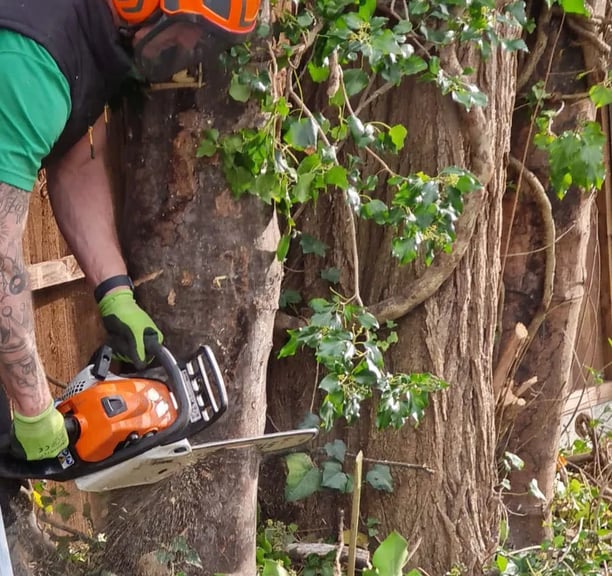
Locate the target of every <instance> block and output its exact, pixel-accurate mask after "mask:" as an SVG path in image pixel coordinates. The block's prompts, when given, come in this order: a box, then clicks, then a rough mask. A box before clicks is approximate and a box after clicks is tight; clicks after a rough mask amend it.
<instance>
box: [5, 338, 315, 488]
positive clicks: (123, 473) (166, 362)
mask: <svg viewBox="0 0 612 576" xmlns="http://www.w3.org/2000/svg"><path fill="white" fill-rule="evenodd" d="M152 352H153V354H154V357H155V359H156V361H157V363H158V364H159V366H160V370H161V375H160V376H159V377H155V378H152V377H149V376H147V377H141V376H138V375H137V376H120V375H116V374H113V373H112V372H111V371H110V365H111V359H112V349H111V348H110V347H109V346H106V345H104V346H102V347H101V348H100V349H99V350H98V351H97V352H96V354H94V356H93V358H92V360H91V362H90V363H89V364H88V365H87V366H86V367H85V368H84V369H83V370H81V372H79V373H78V374H77V375H76V376H75V377H74V378H73V379H72V380H71V382H70V383H69V384H68V386H67V387H66V389H65V391H64V393H63V394H62V395H61V396H60V398H58V400H57V401H56V407H57V409H58V410H59V411H60V412H61V413H62V414H63V415H64V422H65V425H66V430H67V432H68V437H69V439H70V442H69V446H68V448H66V449H65V450H64V451H62V452H61V453H60V455H59V456H58V457H57V458H51V459H47V460H39V461H26V460H22V459H18V458H15V457H14V456H13V455H12V454H11V453H10V452H9V450H8V448H7V447H4V449H3V448H1V447H0V477H2V478H10V479H19V480H25V479H30V480H33V479H45V480H53V481H58V482H63V481H67V480H74V481H75V484H76V486H77V488H79V489H80V490H84V491H88V492H103V491H107V490H114V489H118V488H126V487H129V486H140V485H143V484H153V483H155V482H159V481H160V480H162V479H164V478H167V477H168V476H170V475H172V474H174V473H175V472H177V471H178V470H180V469H182V468H184V467H185V466H190V465H192V464H194V463H196V462H198V461H200V460H202V459H204V458H206V457H208V456H210V455H211V454H213V453H215V452H218V451H220V450H235V449H241V448H250V447H253V448H255V449H256V450H258V451H259V452H261V453H262V454H264V455H265V454H271V453H279V452H286V451H290V450H292V449H294V448H297V447H299V446H302V445H304V444H306V443H307V442H309V441H310V440H312V439H313V438H314V437H315V436H316V435H317V430H316V428H308V429H303V430H302V429H300V430H290V431H288V432H278V433H273V434H265V435H261V436H254V437H249V438H237V439H230V440H221V441H217V442H208V443H204V444H195V445H192V444H191V443H190V441H189V438H191V437H193V436H195V435H196V434H199V433H200V432H202V431H203V430H205V429H206V428H208V427H209V426H211V425H212V424H214V423H215V422H216V421H217V420H218V419H219V418H220V417H221V416H222V415H223V413H224V412H225V411H226V410H227V406H228V399H227V391H226V388H225V384H224V382H223V377H222V374H221V371H220V369H219V366H218V364H217V361H216V359H215V356H214V354H213V352H212V350H211V349H210V347H208V346H202V347H200V349H199V350H198V351H197V353H196V354H195V356H194V357H193V358H192V359H191V360H189V361H187V362H179V361H178V360H177V359H176V358H175V357H174V356H173V355H172V353H171V352H170V351H169V350H168V349H167V348H166V347H164V346H162V345H157V346H155V347H154V349H153V351H152ZM0 444H1V442H0Z"/></svg>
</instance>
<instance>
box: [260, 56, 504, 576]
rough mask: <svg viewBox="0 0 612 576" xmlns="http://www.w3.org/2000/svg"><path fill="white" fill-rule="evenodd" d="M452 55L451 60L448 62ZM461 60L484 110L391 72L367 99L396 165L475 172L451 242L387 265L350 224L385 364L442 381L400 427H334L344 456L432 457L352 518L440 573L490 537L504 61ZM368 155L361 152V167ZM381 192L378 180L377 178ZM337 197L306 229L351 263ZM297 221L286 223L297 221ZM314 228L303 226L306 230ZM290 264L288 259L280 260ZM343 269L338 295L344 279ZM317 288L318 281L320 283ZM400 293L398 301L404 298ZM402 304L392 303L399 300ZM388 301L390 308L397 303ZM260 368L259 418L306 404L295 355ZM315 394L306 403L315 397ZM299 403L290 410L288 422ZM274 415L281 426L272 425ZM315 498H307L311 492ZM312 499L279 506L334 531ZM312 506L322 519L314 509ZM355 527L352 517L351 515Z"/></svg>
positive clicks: (404, 472) (467, 561) (380, 234)
mask: <svg viewBox="0 0 612 576" xmlns="http://www.w3.org/2000/svg"><path fill="white" fill-rule="evenodd" d="M442 57H443V65H444V64H446V65H448V66H451V67H452V65H453V62H454V57H455V55H454V54H453V53H445V54H443V55H442ZM455 64H456V62H455ZM461 64H462V66H463V67H468V66H471V67H472V68H474V69H475V70H476V71H477V72H476V75H477V82H478V84H479V85H480V87H481V89H482V90H483V91H485V92H486V93H487V94H488V96H489V104H488V107H487V108H486V109H485V110H484V113H481V111H478V110H472V111H471V112H470V113H467V114H466V113H465V112H463V111H462V110H461V109H459V108H458V107H457V106H456V105H455V104H454V103H453V102H451V100H450V99H449V98H444V97H442V96H440V95H439V94H438V93H437V91H436V90H435V88H433V87H430V86H427V85H423V84H417V83H410V82H406V83H404V84H403V85H402V86H401V87H400V88H399V89H397V90H394V91H392V92H389V93H388V95H387V96H386V97H385V98H384V100H383V101H380V102H379V103H378V104H377V109H376V115H375V116H374V115H371V116H372V117H376V119H377V120H382V121H385V122H387V123H388V124H389V125H393V124H395V123H397V122H401V123H402V124H404V125H405V126H407V128H408V139H407V143H406V147H405V155H403V156H402V158H401V159H400V164H401V166H400V167H396V166H393V165H392V168H394V169H397V170H401V173H408V172H413V171H418V170H422V171H424V172H426V173H430V174H435V173H437V172H438V171H439V170H440V169H442V168H443V167H445V166H448V165H458V166H461V167H465V168H468V169H470V170H472V171H473V172H474V173H476V175H477V176H478V177H479V178H480V180H481V181H482V182H483V183H484V184H485V188H484V189H483V191H481V192H478V193H475V194H473V195H472V197H471V198H470V199H468V201H467V203H466V209H465V212H464V216H463V217H462V219H461V221H460V224H459V226H458V238H457V242H456V243H455V246H454V249H453V252H452V254H449V255H442V254H441V255H438V257H437V258H436V260H435V261H434V264H433V265H432V266H431V267H430V268H426V267H424V266H423V265H416V266H410V267H403V268H400V267H399V266H398V264H397V262H396V261H395V260H394V259H393V258H392V257H391V255H390V238H391V235H390V234H391V232H390V231H389V230H382V229H381V228H378V227H376V226H374V225H371V224H369V223H367V224H366V223H363V222H362V223H360V224H359V230H358V245H359V254H360V262H359V271H360V278H361V286H360V289H361V296H362V298H363V300H364V303H365V304H366V306H368V307H369V308H370V310H371V311H373V312H375V313H376V315H377V316H378V317H379V318H393V319H395V320H396V321H397V322H398V328H397V331H398V336H399V339H400V343H399V344H398V345H396V346H395V347H394V348H392V349H391V351H390V353H389V355H388V362H389V369H390V370H391V371H393V372H407V373H410V372H420V371H431V372H432V373H435V374H437V375H438V376H440V377H442V378H444V379H445V380H446V381H448V382H449V384H450V388H449V389H448V391H446V392H444V393H442V394H436V395H434V398H433V400H432V406H431V408H430V409H428V411H427V413H426V416H425V420H424V422H423V424H422V425H421V426H420V427H419V428H418V429H416V430H415V429H413V428H410V427H408V426H406V427H405V428H404V429H402V430H400V431H384V432H377V431H375V430H374V417H373V415H372V414H364V415H363V416H362V418H361V420H360V421H359V423H358V425H357V426H356V427H355V429H352V430H348V431H343V430H341V429H340V427H338V430H336V431H335V434H336V435H337V434H342V435H343V436H344V438H345V439H346V440H347V445H348V451H349V452H350V453H352V454H355V453H357V452H358V451H359V450H360V449H361V450H364V454H365V456H366V457H368V458H371V459H379V460H391V461H400V462H407V463H412V464H423V465H426V466H427V467H428V468H431V469H433V474H428V473H427V472H426V471H424V470H419V469H406V468H400V467H397V468H393V469H392V474H393V478H394V483H395V488H394V491H393V493H390V494H383V493H381V492H375V491H373V490H372V489H370V488H366V489H365V493H364V496H363V508H362V517H363V518H366V517H374V518H376V519H378V520H379V521H380V522H381V523H382V530H381V534H380V535H381V536H384V533H386V532H388V531H390V530H397V531H399V532H400V533H402V534H403V535H404V536H405V537H406V538H408V539H409V545H410V546H415V547H416V552H415V554H414V556H413V557H412V560H411V565H415V566H417V565H418V566H420V567H422V568H424V569H425V570H426V571H427V573H429V574H444V573H445V572H446V571H447V570H449V569H450V568H451V567H452V566H453V565H463V566H464V567H465V570H466V571H465V572H463V573H465V574H476V573H479V571H480V567H481V565H482V563H483V562H484V561H485V560H486V559H487V557H488V555H489V553H490V552H491V551H492V550H493V549H494V546H495V543H496V529H497V521H498V517H499V515H498V498H497V494H496V493H495V485H496V469H495V424H494V398H493V394H492V385H491V384H492V355H493V345H494V333H495V325H496V299H497V292H498V280H499V271H500V267H499V249H500V242H499V239H500V224H501V198H502V194H503V191H504V187H505V171H504V164H505V157H506V155H507V152H508V149H509V137H510V134H509V127H510V118H511V113H512V107H513V104H514V100H513V98H514V77H515V66H514V58H513V56H512V55H508V54H501V53H495V54H494V55H493V56H492V57H491V58H490V59H489V60H488V61H486V62H483V61H480V60H479V58H478V57H477V56H476V55H474V54H470V53H464V54H462V62H461ZM378 169H379V166H374V164H372V170H373V171H376V170H378ZM379 192H380V195H381V197H382V199H383V200H385V195H386V192H385V190H380V191H379ZM346 218H347V209H346V207H345V206H344V205H343V204H342V202H341V199H339V198H337V199H335V201H334V202H333V205H332V206H331V207H328V206H327V205H325V204H324V205H323V206H320V207H319V208H318V209H316V210H315V211H314V213H313V214H311V215H310V218H309V219H307V222H306V223H305V227H306V229H307V231H309V232H311V233H314V234H316V235H317V237H319V238H320V239H322V240H323V241H325V242H326V243H327V244H328V245H330V246H331V247H332V250H330V251H329V252H330V253H333V257H331V258H330V259H329V260H330V261H326V262H325V266H329V265H335V266H337V267H339V268H341V267H342V264H343V263H346V262H347V261H348V262H349V263H350V262H351V258H350V249H349V245H350V238H348V237H347V236H346V235H342V233H341V232H339V231H342V230H346V228H347V227H346ZM301 224H302V223H301V222H300V223H299V224H298V225H301ZM313 231H315V232H313ZM312 264H313V263H312V261H308V260H306V261H305V263H304V265H305V270H304V280H303V283H302V286H303V287H305V291H306V293H307V294H308V295H311V294H312V293H313V288H312V287H313V286H316V284H315V282H314V278H315V275H316V271H315V270H314V269H313V266H312ZM290 268H295V266H294V265H290ZM343 280H344V288H345V293H347V294H351V284H350V279H348V280H349V281H347V279H346V278H344V279H343ZM319 294H320V292H319ZM406 302H409V303H410V306H409V307H408V310H406V308H405V307H404V306H403V304H405V303H406ZM402 308H404V309H403V310H401V309H402ZM397 310H401V312H400V313H398V312H397ZM284 362H285V361H284V360H283V361H282V362H275V363H274V364H273V366H272V372H271V377H270V379H269V385H270V386H272V389H273V392H272V393H270V394H269V402H270V409H269V412H270V413H271V414H272V420H273V421H274V422H275V423H276V424H278V423H279V422H280V423H281V424H283V422H284V421H286V417H285V418H283V412H284V411H286V401H287V399H288V398H294V399H296V398H298V399H302V408H307V407H308V403H309V402H310V397H311V393H312V390H313V387H314V373H313V371H312V370H310V369H309V367H308V364H306V365H303V366H302V368H301V370H300V367H299V362H298V361H297V360H294V361H293V362H290V363H288V364H287V365H288V366H289V368H288V370H290V371H291V372H290V374H288V373H287V372H286V368H285V366H286V364H284ZM315 406H316V405H315ZM301 415H302V414H296V413H294V415H293V418H294V421H296V420H299V418H300V417H301ZM283 425H284V424H283ZM317 498H318V496H317ZM321 502H323V505H319V506H317V503H314V502H306V503H304V504H298V505H293V506H291V507H290V508H289V514H291V515H292V516H293V517H294V518H295V516H296V515H301V516H302V517H301V518H300V520H299V521H298V525H299V526H300V527H302V526H308V527H309V528H320V529H321V528H322V527H323V526H324V525H326V526H327V527H328V532H331V533H332V534H333V535H335V533H336V532H335V531H336V530H337V517H338V513H337V507H338V506H342V505H344V504H346V503H345V502H343V501H336V502H335V506H336V508H335V509H332V510H331V511H329V512H327V513H326V510H325V508H324V506H326V505H328V504H329V500H322V501H321ZM321 518H323V520H321ZM362 530H363V527H362Z"/></svg>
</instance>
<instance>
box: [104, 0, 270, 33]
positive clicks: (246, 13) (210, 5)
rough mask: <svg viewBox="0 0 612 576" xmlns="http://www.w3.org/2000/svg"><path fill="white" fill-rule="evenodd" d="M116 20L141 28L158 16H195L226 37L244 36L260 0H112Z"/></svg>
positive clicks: (252, 26) (254, 18)
mask: <svg viewBox="0 0 612 576" xmlns="http://www.w3.org/2000/svg"><path fill="white" fill-rule="evenodd" d="M113 4H114V6H115V10H116V11H117V13H118V15H119V17H120V18H121V19H122V20H123V21H124V22H125V23H126V24H127V25H128V27H132V26H138V27H139V26H141V25H144V24H146V23H147V22H148V21H151V20H155V19H157V18H158V17H161V16H164V15H165V16H168V17H177V16H178V17H180V16H191V17H193V16H196V17H199V18H201V19H202V21H203V23H207V24H213V25H214V26H216V27H218V28H220V29H221V30H224V31H225V32H228V33H230V34H237V35H242V34H248V33H249V32H251V31H252V30H253V28H254V27H255V23H256V20H257V13H258V12H259V6H260V4H261V0H113Z"/></svg>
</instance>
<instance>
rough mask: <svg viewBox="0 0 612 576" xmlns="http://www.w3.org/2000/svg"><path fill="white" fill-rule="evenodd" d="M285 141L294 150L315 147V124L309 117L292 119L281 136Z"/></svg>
mask: <svg viewBox="0 0 612 576" xmlns="http://www.w3.org/2000/svg"><path fill="white" fill-rule="evenodd" d="M283 139H284V140H285V142H286V143H287V144H289V145H290V146H293V147H294V148H295V149H296V150H306V149H309V148H316V147H317V125H316V123H315V122H314V120H312V119H311V118H300V119H299V120H294V121H293V122H292V123H291V125H290V126H289V129H288V130H287V132H285V135H284V137H283Z"/></svg>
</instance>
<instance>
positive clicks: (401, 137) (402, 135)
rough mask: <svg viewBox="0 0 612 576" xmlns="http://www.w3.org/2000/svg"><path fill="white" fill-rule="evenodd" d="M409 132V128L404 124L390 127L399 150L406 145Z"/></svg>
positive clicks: (391, 134)
mask: <svg viewBox="0 0 612 576" xmlns="http://www.w3.org/2000/svg"><path fill="white" fill-rule="evenodd" d="M407 134H408V130H406V128H405V127H404V126H403V125H402V124H396V125H395V126H392V127H391V128H389V137H390V138H391V141H392V142H393V145H394V146H395V149H396V150H397V151H398V152H399V151H400V150H401V149H402V148H403V147H404V141H405V140H406V136H407Z"/></svg>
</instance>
